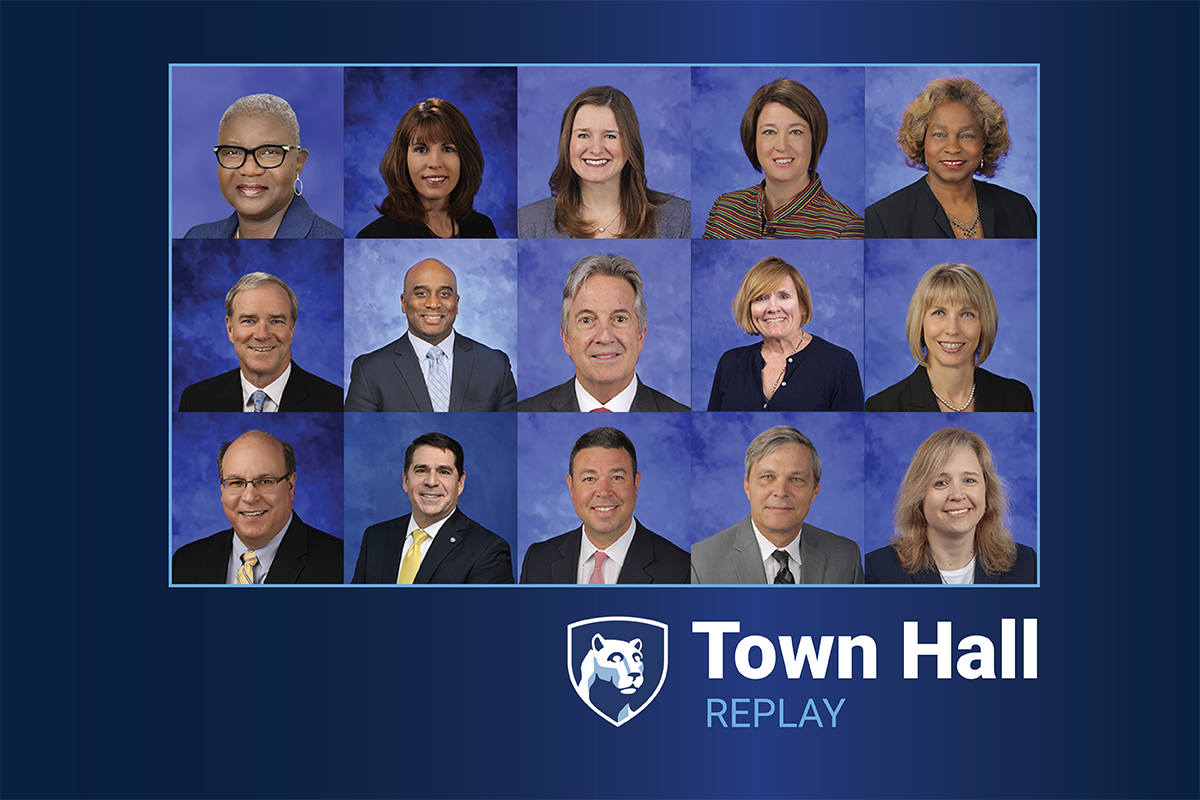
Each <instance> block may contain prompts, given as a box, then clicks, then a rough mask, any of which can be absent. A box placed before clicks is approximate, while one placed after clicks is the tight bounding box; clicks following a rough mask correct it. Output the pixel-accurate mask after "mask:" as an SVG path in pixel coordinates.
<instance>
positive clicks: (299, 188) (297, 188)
mask: <svg viewBox="0 0 1200 800" xmlns="http://www.w3.org/2000/svg"><path fill="white" fill-rule="evenodd" d="M292 191H294V192H295V193H296V197H299V196H300V195H302V194H304V181H302V180H300V176H299V175H297V176H296V183H295V184H294V185H293V186H292Z"/></svg>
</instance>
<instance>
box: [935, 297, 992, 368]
mask: <svg viewBox="0 0 1200 800" xmlns="http://www.w3.org/2000/svg"><path fill="white" fill-rule="evenodd" d="M982 331H983V324H982V323H981V322H980V321H979V311H978V310H977V309H975V308H972V307H970V306H966V305H963V304H962V303H961V302H959V301H955V300H953V299H951V298H948V297H943V298H940V299H939V300H938V301H935V302H934V303H933V304H932V305H930V307H929V310H928V311H926V312H925V317H924V321H923V323H922V336H923V337H924V340H925V348H926V350H927V355H926V358H925V360H926V362H927V363H928V364H929V367H930V368H931V369H938V368H944V369H953V368H957V367H964V366H970V367H973V366H974V365H975V350H976V349H977V348H978V347H979V337H980V335H981V333H982Z"/></svg>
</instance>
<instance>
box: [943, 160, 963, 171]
mask: <svg viewBox="0 0 1200 800" xmlns="http://www.w3.org/2000/svg"><path fill="white" fill-rule="evenodd" d="M966 163H967V162H966V161H962V160H959V161H943V162H942V166H943V167H945V168H946V169H958V168H959V167H961V166H962V165H963V164H966Z"/></svg>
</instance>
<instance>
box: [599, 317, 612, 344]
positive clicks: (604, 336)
mask: <svg viewBox="0 0 1200 800" xmlns="http://www.w3.org/2000/svg"><path fill="white" fill-rule="evenodd" d="M597 326H598V327H597V329H596V341H598V342H611V341H614V339H615V337H614V336H613V333H612V328H611V327H610V325H609V323H608V322H607V321H606V320H601V321H600V322H599V323H597Z"/></svg>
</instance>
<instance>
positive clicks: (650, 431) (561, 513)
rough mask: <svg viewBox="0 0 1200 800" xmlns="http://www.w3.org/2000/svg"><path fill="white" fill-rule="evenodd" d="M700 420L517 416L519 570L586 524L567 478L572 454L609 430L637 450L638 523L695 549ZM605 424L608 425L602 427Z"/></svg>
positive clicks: (650, 416) (682, 416)
mask: <svg viewBox="0 0 1200 800" xmlns="http://www.w3.org/2000/svg"><path fill="white" fill-rule="evenodd" d="M693 416H694V415H692V414H682V413H681V414H597V415H596V416H595V417H593V416H592V415H591V414H588V415H587V416H586V417H585V416H584V415H583V414H517V415H516V417H517V433H518V442H517V459H518V464H519V466H518V469H519V470H520V475H521V481H520V485H519V486H518V488H517V493H518V494H517V502H518V506H517V524H518V531H519V535H518V537H517V548H518V550H519V551H520V558H519V559H518V567H517V573H518V574H520V566H519V564H520V563H521V562H523V561H524V559H525V551H526V550H528V549H529V545H531V544H533V543H535V542H544V541H545V540H547V539H552V538H554V537H555V536H558V535H559V534H563V533H567V532H568V531H571V530H574V529H576V528H578V527H579V526H580V525H582V524H583V523H582V522H580V520H579V516H578V515H577V514H576V513H575V507H574V505H572V503H571V493H570V490H569V489H568V487H567V471H568V468H569V465H570V461H571V448H572V447H574V446H575V441H576V440H577V439H578V438H579V437H580V436H582V435H583V434H585V433H587V432H588V431H590V430H593V429H595V428H599V427H601V426H603V425H605V424H607V425H609V426H611V427H613V428H617V429H618V430H620V431H622V432H624V433H625V435H626V436H628V437H629V439H630V441H632V442H633V447H634V449H635V450H637V456H638V472H640V473H642V482H641V485H640V486H639V487H638V499H637V508H636V509H635V511H634V517H636V518H637V520H638V523H639V524H641V525H643V526H645V527H646V528H648V529H649V530H652V531H654V532H655V533H657V534H658V535H660V536H664V537H666V538H667V539H670V540H671V541H672V542H674V543H675V544H677V545H679V546H680V547H682V548H683V549H684V550H687V549H688V541H689V540H688V535H689V524H688V517H689V512H688V508H687V503H688V495H689V486H690V484H691V475H690V474H689V472H688V441H689V437H690V432H691V422H690V420H691V418H692V417H693ZM597 417H600V418H601V419H597Z"/></svg>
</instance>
